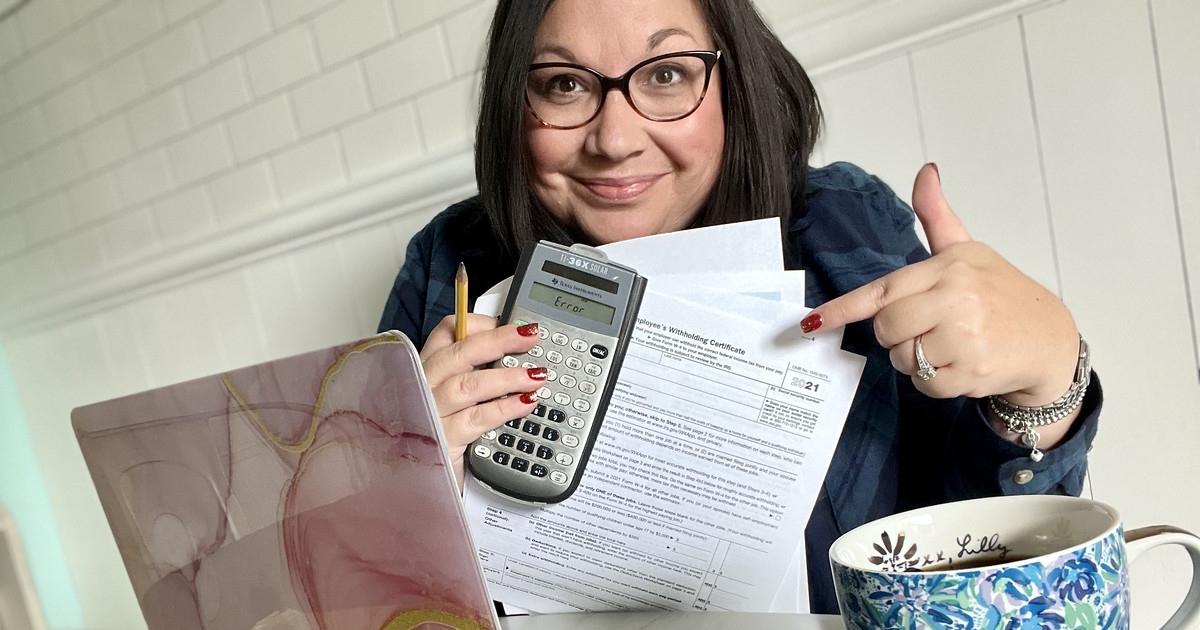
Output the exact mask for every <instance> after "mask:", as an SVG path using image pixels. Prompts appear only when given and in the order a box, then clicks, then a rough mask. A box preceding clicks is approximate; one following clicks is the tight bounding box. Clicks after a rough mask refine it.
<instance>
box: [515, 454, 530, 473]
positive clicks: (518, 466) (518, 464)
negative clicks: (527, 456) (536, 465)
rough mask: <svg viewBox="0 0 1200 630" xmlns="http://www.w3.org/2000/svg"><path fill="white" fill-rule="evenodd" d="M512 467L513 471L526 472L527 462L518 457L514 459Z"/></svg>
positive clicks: (527, 468)
mask: <svg viewBox="0 0 1200 630" xmlns="http://www.w3.org/2000/svg"><path fill="white" fill-rule="evenodd" d="M512 467H513V469H514V470H519V471H521V472H525V471H526V470H529V462H528V461H526V460H523V459H521V458H520V457H514V458H513V462H512Z"/></svg>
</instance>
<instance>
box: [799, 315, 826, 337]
mask: <svg viewBox="0 0 1200 630" xmlns="http://www.w3.org/2000/svg"><path fill="white" fill-rule="evenodd" d="M823 323H825V322H824V320H822V319H821V314H820V313H809V314H808V317H805V318H804V319H802V320H800V330H803V331H804V332H806V333H810V332H812V331H814V330H816V329H818V328H820V327H821V324H823Z"/></svg>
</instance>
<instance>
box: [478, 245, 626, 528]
mask: <svg viewBox="0 0 1200 630" xmlns="http://www.w3.org/2000/svg"><path fill="white" fill-rule="evenodd" d="M645 288H646V279H645V278H644V277H642V276H640V275H638V273H637V272H636V271H634V270H633V269H630V268H629V267H626V266H623V265H619V264H616V263H614V262H613V261H611V260H609V259H608V257H607V256H606V255H605V254H604V252H602V251H600V250H598V249H595V248H593V247H588V246H586V245H572V246H570V247H564V246H562V245H559V244H556V243H552V242H549V241H540V242H536V243H531V244H530V245H529V246H527V247H526V248H525V249H524V251H523V252H522V254H521V261H520V263H519V264H518V265H517V271H516V273H515V274H514V276H513V281H512V285H511V286H510V287H509V291H508V297H507V298H506V300H505V303H504V309H503V311H502V312H501V314H500V322H501V323H502V324H508V323H514V324H518V325H520V324H527V323H536V324H538V329H539V334H540V336H541V338H540V339H539V341H538V344H537V345H536V346H534V347H533V348H532V349H531V350H529V352H526V353H525V354H520V355H509V356H505V357H504V358H502V359H501V360H500V361H498V362H497V363H496V364H495V365H496V366H504V367H525V368H534V367H544V368H547V370H548V371H549V373H548V374H547V377H546V381H545V382H544V384H543V386H542V387H541V388H540V389H538V392H537V396H538V402H537V407H535V408H534V410H533V412H532V413H530V414H529V415H528V416H525V417H524V418H516V419H513V420H510V421H508V422H506V423H505V424H504V425H502V426H501V427H500V428H498V429H496V430H494V431H488V432H487V433H484V434H483V436H482V437H480V438H479V439H478V440H476V441H475V442H473V443H471V445H470V446H469V447H468V449H467V467H468V468H469V469H470V471H471V475H472V477H474V478H475V479H476V480H477V481H478V482H479V483H481V484H483V485H484V486H485V487H487V488H489V489H491V490H493V491H495V492H497V493H499V494H501V495H504V496H505V497H508V498H510V499H514V500H516V501H519V502H523V503H530V504H536V505H542V504H547V503H558V502H560V501H563V500H565V499H566V498H567V497H569V496H571V494H572V493H574V492H575V489H576V488H577V487H578V486H579V480H580V477H581V475H582V474H583V470H584V466H586V465H587V461H588V456H589V455H590V454H591V450H592V444H593V443H594V442H595V440H596V434H597V432H598V431H599V429H600V424H601V421H602V420H603V419H604V412H605V410H606V409H607V408H608V401H609V398H610V397H611V396H612V392H613V387H614V386H615V384H616V379H617V373H618V371H619V370H620V368H621V362H622V359H623V358H624V357H625V351H626V348H627V347H628V346H629V338H630V335H631V334H632V332H633V327H634V324H635V323H636V322H637V312H638V306H639V305H640V304H641V300H642V294H643V293H644V292H645Z"/></svg>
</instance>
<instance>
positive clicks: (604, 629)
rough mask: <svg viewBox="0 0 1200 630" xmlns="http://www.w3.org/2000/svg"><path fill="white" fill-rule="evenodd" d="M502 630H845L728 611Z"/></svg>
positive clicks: (792, 617) (512, 623)
mask: <svg viewBox="0 0 1200 630" xmlns="http://www.w3.org/2000/svg"><path fill="white" fill-rule="evenodd" d="M500 626H501V627H502V628H503V629H504V630H559V629H560V628H570V629H572V630H576V629H578V630H614V629H617V628H620V629H621V630H640V629H642V628H647V629H652V630H743V629H744V628H755V630H845V626H844V625H842V618H841V617H838V616H834V615H798V614H790V613H732V612H628V613H578V614H567V615H529V616H518V617H503V618H501V619H500Z"/></svg>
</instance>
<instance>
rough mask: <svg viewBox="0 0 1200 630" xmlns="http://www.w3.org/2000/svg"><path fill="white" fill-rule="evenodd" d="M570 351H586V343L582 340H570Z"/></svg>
mask: <svg viewBox="0 0 1200 630" xmlns="http://www.w3.org/2000/svg"><path fill="white" fill-rule="evenodd" d="M571 349H572V350H574V351H576V352H583V351H584V350H587V349H588V345H587V342H586V341H584V340H582V339H572V340H571Z"/></svg>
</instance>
